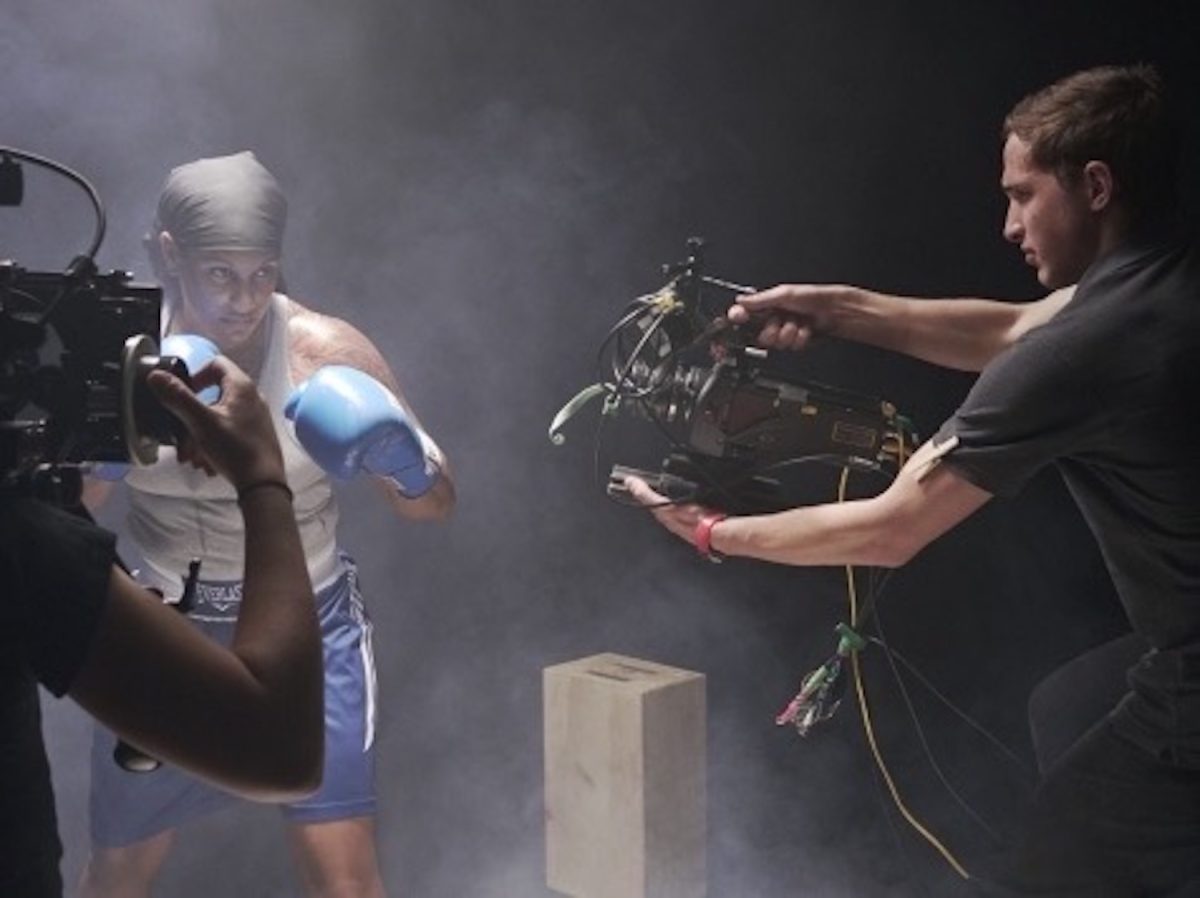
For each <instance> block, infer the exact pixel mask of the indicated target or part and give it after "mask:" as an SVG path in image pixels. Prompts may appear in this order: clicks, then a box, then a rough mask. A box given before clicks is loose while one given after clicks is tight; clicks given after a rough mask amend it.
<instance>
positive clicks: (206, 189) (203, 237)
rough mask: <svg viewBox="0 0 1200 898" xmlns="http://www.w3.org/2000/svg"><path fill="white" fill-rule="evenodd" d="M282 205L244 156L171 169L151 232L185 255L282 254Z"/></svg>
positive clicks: (275, 188)
mask: <svg viewBox="0 0 1200 898" xmlns="http://www.w3.org/2000/svg"><path fill="white" fill-rule="evenodd" d="M286 223H287V199H286V198H285V197H284V195H283V191H281V190H280V189H279V183H278V182H277V181H276V180H275V177H274V176H273V175H272V174H271V173H270V172H269V171H267V170H266V169H265V168H264V167H263V165H262V163H260V162H259V161H258V160H257V159H256V158H255V157H254V154H253V153H251V152H250V151H249V150H246V151H244V152H241V153H235V154H234V155H232V156H217V157H215V158H212V159H197V160H196V161H195V162H189V163H187V164H186V165H180V166H179V167H177V168H175V169H172V171H171V174H170V175H168V176H167V180H166V183H164V184H163V189H162V193H161V194H160V196H159V198H158V217H157V219H156V225H157V229H158V230H160V231H169V232H170V234H171V237H172V238H173V239H174V241H175V243H176V244H177V245H178V246H179V247H181V248H182V249H185V250H241V249H253V250H268V251H273V252H276V253H280V252H282V250H283V229H284V226H285V225H286Z"/></svg>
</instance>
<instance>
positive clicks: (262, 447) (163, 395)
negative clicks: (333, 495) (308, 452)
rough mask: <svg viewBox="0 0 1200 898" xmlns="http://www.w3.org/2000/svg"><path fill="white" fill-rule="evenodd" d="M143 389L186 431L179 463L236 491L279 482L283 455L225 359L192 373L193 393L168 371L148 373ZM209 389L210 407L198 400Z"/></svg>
mask: <svg viewBox="0 0 1200 898" xmlns="http://www.w3.org/2000/svg"><path fill="white" fill-rule="evenodd" d="M147 383H148V385H149V386H150V389H151V390H153V391H154V395H155V396H157V397H158V399H159V401H160V402H162V404H163V405H164V406H166V407H167V408H168V409H169V410H170V411H171V412H172V413H173V414H175V415H176V416H177V417H178V418H179V419H180V420H182V421H183V423H184V426H185V427H187V429H188V439H186V440H185V441H184V443H183V444H182V445H180V446H179V447H177V450H176V454H177V457H178V458H179V460H180V461H181V462H187V463H190V464H192V465H193V466H195V467H197V468H202V469H204V470H206V471H208V472H209V473H210V474H213V473H216V474H221V475H223V476H224V477H225V478H226V479H228V480H229V481H230V482H231V483H232V484H233V485H234V487H235V488H238V489H240V488H241V487H243V486H247V485H249V484H251V483H255V482H257V481H260V480H278V481H283V479H284V467H283V455H282V453H281V452H280V449H279V441H278V439H277V437H276V436H275V428H274V425H272V423H271V414H270V412H269V411H268V410H267V405H266V402H264V401H263V398H262V396H261V395H260V394H259V392H258V388H257V387H256V386H255V385H254V382H253V381H252V380H250V378H249V377H247V376H246V375H245V373H243V372H242V370H241V369H240V368H238V367H237V365H235V364H234V363H233V362H231V361H230V360H229V359H227V358H225V357H224V356H217V357H215V358H214V359H212V360H211V361H210V362H208V363H207V364H206V365H205V366H204V367H202V368H201V369H200V370H199V371H197V372H196V374H195V375H194V376H193V377H192V386H193V387H194V388H195V390H196V392H195V393H193V392H192V391H191V390H189V389H188V388H187V385H186V384H185V383H184V382H183V381H181V380H180V379H179V378H177V377H175V376H174V375H172V374H170V373H169V372H167V371H151V372H150V376H149V377H148V378H147ZM209 387H219V394H220V398H219V399H218V400H217V401H216V402H214V403H213V404H212V405H206V404H205V402H204V400H203V399H202V398H201V397H200V395H199V394H200V393H203V392H204V390H205V389H207V388H209Z"/></svg>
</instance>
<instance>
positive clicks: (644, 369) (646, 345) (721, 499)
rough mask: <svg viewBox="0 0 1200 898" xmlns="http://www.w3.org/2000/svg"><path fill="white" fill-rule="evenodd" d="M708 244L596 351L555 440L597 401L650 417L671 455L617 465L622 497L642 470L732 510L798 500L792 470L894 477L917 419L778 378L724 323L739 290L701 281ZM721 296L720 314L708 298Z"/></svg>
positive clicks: (672, 492)
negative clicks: (640, 464)
mask: <svg viewBox="0 0 1200 898" xmlns="http://www.w3.org/2000/svg"><path fill="white" fill-rule="evenodd" d="M703 248H704V245H703V241H702V240H700V239H698V238H693V239H691V240H689V241H688V256H687V258H686V259H685V260H684V261H682V262H678V263H675V264H671V265H664V266H663V272H664V274H665V275H666V276H667V277H668V281H667V283H666V284H665V285H664V286H663V287H661V288H660V289H658V290H657V291H655V292H654V293H651V294H647V295H645V296H641V297H638V298H637V299H635V300H633V301H632V302H631V303H629V305H628V306H627V307H626V309H625V311H624V313H623V314H622V316H621V317H620V318H619V319H618V321H617V322H616V324H614V325H613V327H612V328H611V329H610V330H609V332H608V334H607V336H606V337H605V339H604V341H603V342H602V344H601V347H600V352H599V356H600V366H601V380H600V382H598V383H596V384H593V385H592V386H589V387H587V388H585V389H584V390H582V391H580V392H579V393H578V394H577V395H576V396H575V397H574V398H573V399H571V401H570V402H568V403H567V404H566V405H565V406H564V407H563V408H562V410H561V411H559V413H558V414H557V415H556V416H555V418H554V421H553V422H552V423H551V425H550V439H551V440H552V441H553V442H554V443H556V444H561V443H562V442H563V441H564V439H565V438H564V436H563V434H562V428H563V427H564V426H565V425H566V423H567V422H568V421H569V420H570V419H571V418H572V417H574V416H575V414H577V413H578V412H579V410H580V409H581V408H583V407H584V406H585V405H587V404H588V402H590V401H591V400H592V399H595V398H599V397H603V413H604V414H605V415H606V416H615V415H617V414H621V413H626V414H629V415H632V416H636V417H638V418H641V419H644V420H646V421H649V422H651V423H652V424H653V425H654V426H655V427H656V428H657V429H658V430H659V431H660V432H661V433H662V435H663V436H664V437H665V438H666V440H667V442H668V444H669V446H670V449H669V451H668V452H667V453H666V454H665V455H664V457H663V459H662V463H661V466H660V468H659V470H657V471H643V470H638V469H636V468H631V467H628V466H625V465H616V466H614V467H613V469H612V471H611V473H610V475H609V481H608V486H607V492H608V494H609V495H610V496H613V497H615V498H621V497H622V496H623V493H624V476H625V475H627V474H636V475H638V476H639V477H642V478H643V479H645V480H646V481H647V482H648V483H649V484H650V485H651V486H652V487H653V488H654V489H656V490H657V491H658V492H659V493H662V494H663V495H665V496H667V497H668V498H669V499H671V500H673V501H678V502H685V501H696V502H701V503H703V504H711V505H715V506H718V507H721V508H723V509H725V510H727V511H729V512H732V513H743V514H745V513H759V512H766V511H777V510H781V509H783V508H787V507H790V506H791V505H794V504H796V503H795V502H793V501H791V500H790V499H789V498H788V495H787V489H786V487H785V485H784V483H783V482H782V480H781V475H782V473H783V472H784V470H785V469H786V468H787V467H788V466H791V465H796V464H800V463H806V462H812V461H819V462H828V463H831V464H836V465H839V466H846V467H851V468H856V469H861V470H869V471H877V472H879V473H881V474H884V475H886V476H889V477H894V476H895V474H896V473H897V472H898V471H899V469H900V468H901V467H902V466H903V464H904V462H905V460H906V459H907V458H908V456H909V455H911V454H912V452H913V451H914V450H915V449H916V447H917V445H918V439H917V434H916V433H915V432H914V430H913V427H912V425H911V423H910V422H909V420H908V419H907V418H905V417H904V416H903V415H901V414H900V413H899V412H898V411H897V409H896V407H895V406H894V405H893V404H892V403H890V402H888V401H886V400H883V399H879V398H875V397H871V396H865V395H861V394H858V393H854V392H851V391H847V390H842V389H839V388H837V387H832V386H829V385H826V384H821V383H817V382H813V381H808V380H801V379H797V378H794V377H789V376H788V375H786V374H782V373H779V372H778V371H776V370H775V369H774V368H773V367H772V366H771V365H770V363H769V362H770V359H769V354H768V353H767V352H766V351H765V350H763V349H761V348H759V347H756V346H754V345H752V344H751V342H750V339H749V335H748V334H747V333H746V332H745V331H744V330H743V329H742V328H740V327H736V326H734V325H732V324H731V323H730V322H729V321H728V320H727V319H726V318H725V317H724V314H723V313H724V311H725V308H726V307H727V306H728V295H729V294H730V293H734V294H737V293H743V294H744V293H750V292H754V291H753V289H752V288H749V287H743V286H741V285H739V284H735V283H732V282H730V281H726V280H723V279H720V278H715V277H711V276H708V275H706V274H704V272H703V270H702V268H703V265H702V263H703ZM714 293H716V294H720V295H723V297H724V300H723V302H722V303H721V304H720V305H719V308H718V307H717V304H715V303H713V302H712V299H711V296H712V294H714Z"/></svg>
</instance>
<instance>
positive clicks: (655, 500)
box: [625, 475, 718, 546]
mask: <svg viewBox="0 0 1200 898" xmlns="http://www.w3.org/2000/svg"><path fill="white" fill-rule="evenodd" d="M625 488H626V489H627V490H629V495H631V496H633V498H634V499H636V500H637V501H638V502H640V503H641V504H642V505H644V506H646V507H647V508H649V509H650V512H651V513H652V514H653V515H654V517H656V518H657V519H658V522H659V523H660V524H662V525H663V526H664V527H666V528H667V529H668V530H670V531H671V532H672V533H674V534H675V535H676V536H678V537H679V538H680V539H681V540H683V541H684V542H685V543H687V544H688V545H689V546H695V545H696V542H695V537H696V525H697V524H699V523H700V520H701V518H705V517H711V516H712V515H714V514H717V513H718V512H716V511H715V510H714V509H712V508H707V507H705V506H703V505H700V504H698V503H696V502H684V503H680V504H677V505H673V504H671V500H670V499H668V498H667V497H666V496H664V495H662V494H661V493H658V492H655V491H654V490H653V489H651V488H650V486H649V484H647V483H646V481H644V480H642V479H641V478H640V477H633V476H631V475H626V477H625Z"/></svg>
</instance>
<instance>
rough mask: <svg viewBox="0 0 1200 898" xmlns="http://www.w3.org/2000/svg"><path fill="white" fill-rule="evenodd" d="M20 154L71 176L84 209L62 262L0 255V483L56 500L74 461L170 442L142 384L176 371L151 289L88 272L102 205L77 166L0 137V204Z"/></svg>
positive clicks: (11, 195)
mask: <svg viewBox="0 0 1200 898" xmlns="http://www.w3.org/2000/svg"><path fill="white" fill-rule="evenodd" d="M20 161H24V162H29V163H32V164H35V165H38V166H41V167H44V168H48V169H50V170H51V171H54V172H57V173H59V174H61V175H64V176H65V177H67V178H69V179H71V180H72V181H74V182H75V183H77V184H78V185H80V186H81V187H83V189H84V190H85V191H86V192H87V194H88V197H89V199H90V200H91V202H92V206H93V208H94V210H95V213H96V230H95V233H94V235H93V239H92V242H91V245H90V246H89V248H88V249H87V251H86V252H84V253H83V254H81V255H79V256H76V257H75V258H74V259H73V260H72V261H71V263H70V264H69V265H68V266H67V267H66V269H65V270H64V271H62V272H42V271H26V270H25V269H23V268H21V267H20V266H19V265H17V264H15V263H14V262H12V261H0V486H2V487H3V488H4V489H9V490H18V491H23V492H29V493H32V494H34V495H38V496H41V497H43V498H48V499H54V500H56V501H59V502H60V503H62V504H74V502H75V501H76V500H77V498H78V489H79V481H80V471H81V464H82V463H84V462H132V463H134V464H150V463H151V462H153V461H154V460H155V459H156V457H157V453H158V446H159V445H160V444H175V443H177V442H178V439H179V437H180V436H181V435H182V430H181V429H180V428H181V425H180V423H179V422H178V420H177V419H175V418H174V417H173V416H172V415H170V414H169V413H168V412H167V411H166V409H164V408H162V406H161V405H159V404H158V402H157V400H156V399H155V398H154V396H153V394H152V393H151V392H150V390H149V388H148V387H147V385H146V378H147V376H148V375H149V373H150V371H152V370H154V369H155V368H162V369H165V370H169V371H171V372H173V373H174V374H176V375H177V376H180V377H182V378H183V379H185V380H186V379H187V371H186V368H185V367H184V365H183V363H182V361H180V360H179V359H176V358H173V357H159V355H158V343H157V340H156V336H151V335H157V334H158V332H159V310H160V306H161V302H162V290H161V288H159V287H157V286H149V285H142V284H135V283H132V276H131V275H130V274H128V273H126V272H121V271H111V272H108V273H100V272H99V271H98V270H97V268H96V264H95V262H94V257H95V254H96V251H97V250H98V248H99V246H100V243H101V241H102V240H103V237H104V227H105V224H104V222H105V219H104V209H103V207H102V205H101V203H100V200H99V197H98V196H97V194H96V191H95V190H94V188H92V186H91V185H90V184H89V183H88V182H87V181H86V180H84V179H83V178H82V177H81V176H80V175H78V174H76V173H75V172H73V171H71V170H70V169H68V168H66V167H65V166H62V165H60V164H59V163H56V162H52V161H50V160H48V159H44V158H42V157H40V156H35V155H34V154H32V153H26V152H24V151H21V150H16V149H13V148H10V147H0V206H17V205H20V203H21V200H22V198H23V195H24V181H23V177H22V171H21V168H20V164H19V162H20Z"/></svg>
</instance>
